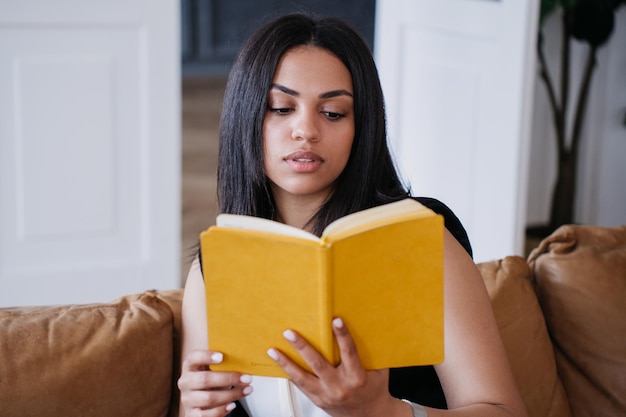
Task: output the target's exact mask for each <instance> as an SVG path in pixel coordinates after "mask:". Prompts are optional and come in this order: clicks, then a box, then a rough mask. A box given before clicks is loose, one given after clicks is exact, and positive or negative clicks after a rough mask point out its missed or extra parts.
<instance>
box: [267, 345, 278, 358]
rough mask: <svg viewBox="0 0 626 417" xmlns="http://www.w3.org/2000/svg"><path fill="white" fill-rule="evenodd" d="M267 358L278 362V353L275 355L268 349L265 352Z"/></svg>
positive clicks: (274, 352) (272, 350) (273, 351)
mask: <svg viewBox="0 0 626 417" xmlns="http://www.w3.org/2000/svg"><path fill="white" fill-rule="evenodd" d="M267 356H269V357H270V358H272V359H274V360H275V361H277V360H278V353H276V351H275V350H274V349H271V348H270V349H268V350H267Z"/></svg>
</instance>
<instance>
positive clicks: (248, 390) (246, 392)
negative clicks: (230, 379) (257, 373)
mask: <svg viewBox="0 0 626 417" xmlns="http://www.w3.org/2000/svg"><path fill="white" fill-rule="evenodd" d="M252 391H254V388H252V385H248V386H247V387H245V388H244V389H243V395H250V394H252Z"/></svg>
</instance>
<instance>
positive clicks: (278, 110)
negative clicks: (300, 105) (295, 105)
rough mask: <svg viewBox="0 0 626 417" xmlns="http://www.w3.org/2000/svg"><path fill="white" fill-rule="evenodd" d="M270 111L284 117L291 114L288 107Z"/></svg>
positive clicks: (273, 108)
mask: <svg viewBox="0 0 626 417" xmlns="http://www.w3.org/2000/svg"><path fill="white" fill-rule="evenodd" d="M270 111H271V112H272V113H276V114H278V115H284V114H289V112H290V111H291V109H290V108H288V107H270Z"/></svg>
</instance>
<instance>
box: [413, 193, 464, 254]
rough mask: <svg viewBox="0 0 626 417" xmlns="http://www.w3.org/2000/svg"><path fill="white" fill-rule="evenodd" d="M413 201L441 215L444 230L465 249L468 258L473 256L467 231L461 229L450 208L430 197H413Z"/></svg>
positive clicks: (460, 224) (461, 225)
mask: <svg viewBox="0 0 626 417" xmlns="http://www.w3.org/2000/svg"><path fill="white" fill-rule="evenodd" d="M413 199H415V200H416V201H418V202H420V203H421V204H423V205H425V206H426V207H428V208H429V209H431V210H432V211H434V212H435V213H437V214H441V215H442V216H443V219H444V224H445V226H446V229H448V231H449V232H450V233H452V236H454V237H455V238H456V240H458V241H459V243H460V244H461V245H462V246H463V248H465V250H466V251H467V253H468V254H469V255H470V256H473V252H472V245H471V243H470V240H469V237H468V236H467V231H466V230H465V227H463V224H462V223H461V221H460V220H459V218H458V217H457V216H456V214H454V212H453V211H452V209H450V207H448V206H447V205H445V204H444V203H443V202H442V201H440V200H437V199H436V198H432V197H413Z"/></svg>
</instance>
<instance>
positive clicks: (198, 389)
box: [178, 350, 252, 417]
mask: <svg viewBox="0 0 626 417" xmlns="http://www.w3.org/2000/svg"><path fill="white" fill-rule="evenodd" d="M222 359H223V355H222V353H220V352H214V351H209V350H194V351H192V352H190V353H189V354H188V355H187V356H186V358H185V360H184V362H183V366H182V370H181V376H180V378H179V379H178V389H179V390H180V403H181V407H182V408H183V409H184V414H182V415H184V416H185V417H223V416H226V415H227V414H228V413H230V412H231V411H232V410H233V409H234V408H235V401H236V400H239V399H241V398H243V397H245V396H246V395H248V394H250V393H251V392H252V386H251V385H250V382H252V378H251V377H250V375H246V374H241V373H239V372H215V371H211V370H209V367H210V365H212V364H216V363H220V362H221V361H222Z"/></svg>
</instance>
